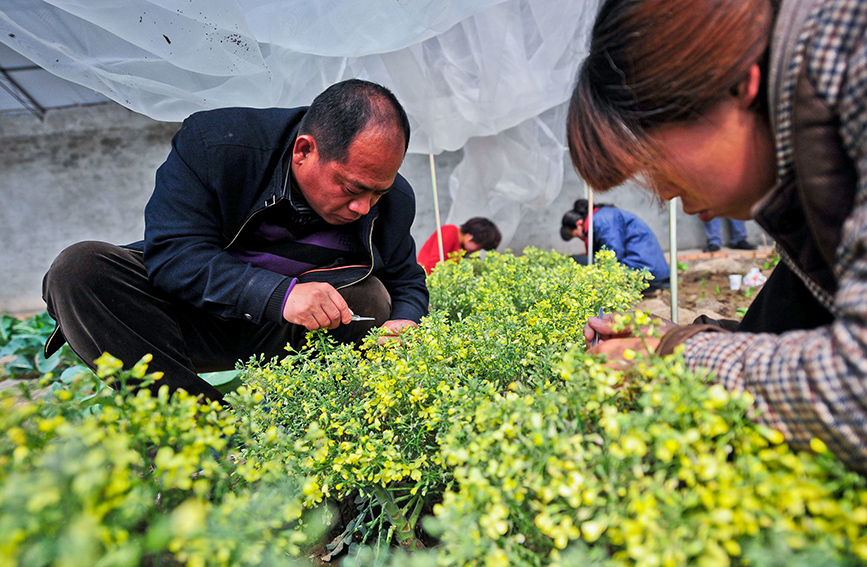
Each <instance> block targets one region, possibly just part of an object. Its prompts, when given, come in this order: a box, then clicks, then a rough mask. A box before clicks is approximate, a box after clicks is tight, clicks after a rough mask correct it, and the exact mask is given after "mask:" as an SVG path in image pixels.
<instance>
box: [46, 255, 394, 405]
mask: <svg viewBox="0 0 867 567" xmlns="http://www.w3.org/2000/svg"><path fill="white" fill-rule="evenodd" d="M340 294H341V295H342V296H343V298H344V299H345V300H346V302H347V303H348V304H349V307H350V309H352V311H353V312H354V313H358V314H360V315H365V316H368V317H375V318H376V320H375V321H359V322H353V323H350V324H348V325H341V326H340V327H338V328H337V329H334V330H332V331H330V332H331V333H332V335H333V336H334V337H335V338H336V339H337V340H338V341H340V342H344V343H350V342H360V341H361V339H362V338H363V337H364V335H366V334H367V332H368V331H369V330H370V329H371V328H373V326H374V325H381V324H382V323H384V322H385V321H387V320H388V319H389V318H390V316H391V297H390V296H389V294H388V291H387V290H386V289H385V286H383V285H382V282H380V281H379V280H378V279H377V278H374V277H369V278H367V279H365V280H363V281H362V282H360V283H358V284H356V285H353V286H350V287H347V288H344V289H341V290H340ZM42 296H43V299H44V300H45V302H46V304H47V306H48V313H49V315H51V317H52V318H54V320H55V321H57V326H58V328H57V332H56V335H57V336H54V337H52V340H50V341H49V344H48V346H47V348H59V346H60V345H62V341H63V339H64V338H65V339H66V341H67V342H68V343H69V345H70V347H71V348H72V350H73V351H74V352H75V353H76V354H77V355H78V356H79V357H80V358H81V359H82V361H84V363H85V364H87V365H89V366H91V367H94V364H93V363H94V361H95V360H96V359H97V358H99V357H100V356H101V355H102V354H103V353H105V352H107V353H109V354H111V355H112V356H114V357H116V358H118V359H120V360H121V361H123V363H124V368H131V367H132V366H133V365H134V364H135V363H136V362H138V361H139V360H140V359H141V358H142V357H143V356H144V355H145V354H151V355H152V356H153V359H152V360H151V362H150V364H149V365H148V369H149V371H161V372H163V374H164V377H163V379H162V380H158V381H157V383H156V384H155V385H154V386H152V389H154V390H156V389H158V387H159V386H161V385H162V384H168V386H169V389H170V390H171V391H175V390H176V389H178V388H183V389H184V390H186V391H187V392H189V393H191V394H194V395H198V394H203V395H204V396H205V397H206V398H208V399H212V400H220V399H222V394H221V393H220V392H219V391H218V390H217V389H216V388H214V387H213V386H211V385H210V384H208V383H207V382H205V381H204V380H203V379H202V378H200V377H199V376H198V373H199V372H214V371H219V370H231V369H233V368H235V365H236V363H237V362H238V361H239V360H248V359H249V358H250V357H251V356H254V355H257V356H258V355H264V356H265V358H266V359H270V358H272V357H274V356H282V355H285V354H286V350H285V347H286V345H287V344H290V345H292V346H293V347H294V348H300V347H301V346H302V345H303V343H304V340H305V335H306V332H307V330H306V329H305V328H304V327H303V326H300V325H293V324H288V323H287V324H282V325H281V324H275V323H263V324H256V323H253V322H250V321H246V320H243V319H222V318H220V317H217V316H215V315H212V314H210V313H207V312H205V311H203V310H202V309H199V308H196V307H194V306H192V305H189V304H187V303H185V302H182V301H180V300H178V299H175V298H173V297H172V296H170V295H168V294H167V293H165V292H163V291H161V290H159V289H156V288H155V287H153V286H152V285H151V283H150V282H149V281H148V277H147V272H146V271H145V268H144V265H143V264H142V259H141V254H140V253H139V252H134V251H131V250H127V249H124V248H121V247H119V246H115V245H113V244H107V243H104V242H80V243H78V244H75V245H73V246H70V247H69V248H67V249H66V250H64V251H63V252H61V253H60V255H59V256H58V257H57V259H56V260H55V261H54V263H52V265H51V268H50V269H49V270H48V273H47V274H46V275H45V278H44V280H43V283H42ZM61 333H62V334H61ZM133 386H135V384H133Z"/></svg>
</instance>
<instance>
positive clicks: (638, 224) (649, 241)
mask: <svg viewBox="0 0 867 567" xmlns="http://www.w3.org/2000/svg"><path fill="white" fill-rule="evenodd" d="M588 222H589V217H588V219H587V220H585V227H584V233H585V234H587V223H588ZM585 240H586V239H585ZM585 243H586V242H585ZM603 246H604V247H605V248H608V249H609V250H611V251H612V252H614V254H615V255H616V256H617V260H618V261H619V262H620V263H621V264H623V265H625V266H629V267H630V268H634V269H636V270H640V269H642V268H647V269H648V271H650V273H651V274H653V278H654V279H655V280H657V281H660V280H667V279H669V278H670V276H671V272H670V270H669V267H668V262H667V261H666V260H665V254H664V253H663V252H662V247H660V245H659V240H657V239H656V235H655V234H653V231H652V230H650V227H649V226H647V224H646V223H645V222H644V221H643V220H641V219H640V218H638V217H637V216H636V215H634V214H632V213H630V212H628V211H624V210H622V209H618V208H617V207H599V208H598V209H596V210H595V211H594V213H593V250H594V251H595V250H599V249H600V248H602V247H603Z"/></svg>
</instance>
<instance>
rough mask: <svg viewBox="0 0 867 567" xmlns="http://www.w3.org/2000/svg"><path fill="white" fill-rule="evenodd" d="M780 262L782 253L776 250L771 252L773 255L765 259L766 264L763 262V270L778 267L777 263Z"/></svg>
mask: <svg viewBox="0 0 867 567" xmlns="http://www.w3.org/2000/svg"><path fill="white" fill-rule="evenodd" d="M779 263H780V255H779V254H778V253H777V251H776V250H774V251H773V252H771V255H770V256H769V257H768V259H767V260H765V262H764V264H762V269H763V270H770V269H771V268H775V267H777V264H779Z"/></svg>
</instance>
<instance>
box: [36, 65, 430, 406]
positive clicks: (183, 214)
mask: <svg viewBox="0 0 867 567" xmlns="http://www.w3.org/2000/svg"><path fill="white" fill-rule="evenodd" d="M408 144H409V121H408V119H407V117H406V114H405V112H404V110H403V108H402V107H401V105H400V103H399V102H398V101H397V99H396V98H395V97H394V95H393V94H392V93H391V92H390V91H389V90H388V89H385V88H384V87H381V86H379V85H376V84H374V83H369V82H366V81H360V80H350V81H344V82H342V83H338V84H336V85H333V86H332V87H330V88H328V89H327V90H326V91H325V92H323V93H322V94H320V95H319V96H318V97H316V99H315V100H314V101H313V103H312V105H311V106H310V107H309V108H296V109H243V108H231V109H221V110H213V111H207V112H200V113H197V114H194V115H192V116H191V117H189V118H188V119H187V120H186V121H184V124H183V125H182V127H181V129H180V130H179V131H178V133H177V134H176V135H175V137H174V139H173V141H172V150H171V153H170V154H169V157H168V159H167V160H166V162H165V163H164V164H163V165H162V166H161V167H160V168H159V170H158V171H157V176H156V187H155V190H154V193H153V195H152V196H151V199H150V201H149V202H148V204H147V207H146V209H145V238H144V241H142V242H138V243H135V244H132V245H130V246H126V247H119V246H115V245H111V244H107V243H102V242H82V243H79V244H76V245H73V246H71V247H69V248H67V249H66V250H64V251H63V252H62V253H61V254H60V256H58V258H57V259H56V260H55V261H54V263H53V264H52V266H51V268H50V270H49V271H48V273H47V274H46V276H45V280H44V282H43V295H44V298H45V301H46V303H47V305H48V312H49V313H50V314H51V316H52V317H53V318H54V319H55V320H56V321H57V323H58V325H57V329H56V331H55V334H54V335H52V337H51V338H50V339H49V341H48V343H47V345H46V352H47V353H48V352H51V351H52V350H56V349H57V348H59V347H60V345H62V343H63V340H64V339H66V340H67V341H68V342H69V344H70V346H71V347H72V349H73V350H74V351H75V352H76V353H77V354H78V355H79V356H80V357H81V358H82V360H84V361H85V362H86V363H88V364H93V361H94V360H95V359H96V358H97V357H99V356H100V355H101V354H102V353H103V352H108V353H110V354H112V355H113V356H116V357H117V358H119V359H121V360H122V361H123V362H124V366H125V367H131V366H132V365H133V364H135V363H136V362H137V361H138V360H139V359H140V358H141V357H142V356H144V355H145V354H151V355H152V356H153V360H152V361H151V363H150V365H149V368H150V370H154V371H162V372H163V373H164V376H165V378H164V379H163V380H160V381H158V382H157V383H156V385H155V386H154V388H156V387H158V386H160V385H161V384H162V383H166V384H168V385H169V388H170V390H172V391H174V390H175V389H177V388H183V389H185V390H187V391H188V392H190V393H193V394H203V395H204V396H205V397H206V398H209V399H220V398H221V394H220V392H219V391H217V390H216V389H215V388H213V387H212V386H210V385H209V384H208V383H207V382H205V381H204V380H202V379H201V378H200V377H199V376H198V373H199V372H209V371H215V370H226V369H231V368H234V366H235V363H236V362H237V361H238V360H246V359H247V358H249V357H250V356H252V355H260V354H262V355H265V356H266V357H272V356H277V355H280V354H282V353H283V352H284V348H285V345H286V344H287V343H289V344H292V345H293V346H295V347H296V348H297V347H298V346H300V345H301V344H302V343H303V341H304V336H305V333H306V331H307V330H308V329H311V330H312V329H320V328H328V329H333V330H332V331H331V332H332V333H333V334H334V335H335V337H336V338H337V339H338V340H340V341H342V342H357V341H359V340H360V339H361V338H362V337H363V336H364V335H365V334H366V333H367V331H368V330H370V328H371V327H372V326H373V325H381V326H383V327H385V328H386V329H387V331H388V332H389V333H390V334H397V333H399V332H400V331H401V330H402V329H403V328H405V327H408V326H415V325H416V324H417V323H418V322H419V320H420V319H421V317H422V316H424V315H425V314H426V313H427V307H428V294H427V288H426V287H425V277H424V271H423V270H422V268H421V267H420V266H419V265H418V264H417V263H416V261H415V243H414V242H413V240H412V238H411V236H410V232H409V231H410V226H411V225H412V221H413V218H414V217H415V197H414V195H413V192H412V188H411V187H410V186H409V184H408V183H407V182H406V180H404V179H403V178H402V177H401V176H400V175H398V173H397V171H398V168H399V167H400V164H401V162H402V161H403V157H404V155H405V153H406V148H407V146H408ZM353 315H360V316H365V317H372V318H373V321H372V322H364V321H353V320H352V317H353Z"/></svg>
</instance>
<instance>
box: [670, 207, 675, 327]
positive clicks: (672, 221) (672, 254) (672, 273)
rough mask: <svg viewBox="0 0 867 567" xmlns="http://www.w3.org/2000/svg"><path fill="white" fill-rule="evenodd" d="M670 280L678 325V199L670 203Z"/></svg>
mask: <svg viewBox="0 0 867 567" xmlns="http://www.w3.org/2000/svg"><path fill="white" fill-rule="evenodd" d="M668 250H669V253H668V255H669V262H668V269H669V274H670V275H669V278H670V280H671V321H672V322H673V323H677V197H675V198H674V199H672V200H671V201H669V202H668Z"/></svg>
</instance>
